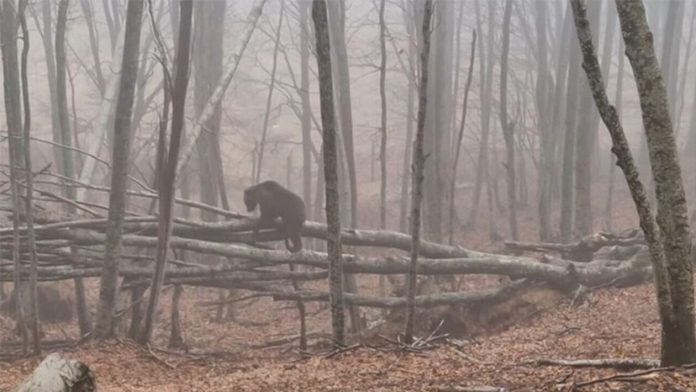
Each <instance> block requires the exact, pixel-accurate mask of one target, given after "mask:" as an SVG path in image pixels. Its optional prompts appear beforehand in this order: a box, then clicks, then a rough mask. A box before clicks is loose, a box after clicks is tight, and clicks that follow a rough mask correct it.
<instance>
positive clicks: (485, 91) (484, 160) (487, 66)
mask: <svg viewBox="0 0 696 392" xmlns="http://www.w3.org/2000/svg"><path fill="white" fill-rule="evenodd" d="M474 5H475V6H476V28H477V30H478V31H481V25H482V23H481V18H480V10H479V8H480V7H479V0H476V2H475V3H474ZM487 5H488V32H487V34H486V48H487V51H484V44H483V40H482V39H481V40H479V64H480V71H481V83H480V85H479V89H480V95H481V102H491V97H492V95H491V92H492V89H493V67H494V66H495V61H494V58H495V56H493V45H495V7H496V4H495V3H494V2H487ZM490 107H491V105H483V108H482V109H481V139H480V142H479V143H480V144H479V154H478V161H477V164H476V181H475V184H474V195H473V197H474V199H473V201H472V205H471V210H470V213H469V218H468V222H467V226H470V227H474V226H475V225H476V220H477V217H478V212H479V202H480V199H481V191H482V188H483V186H484V185H487V184H486V182H487V181H489V177H490V176H489V175H488V172H489V170H488V152H489V151H488V149H489V142H488V139H489V135H490V133H491V131H490V128H491V126H490V122H491V120H490V117H491V109H490ZM488 186H490V185H488ZM489 199H491V198H490V197H489ZM489 210H490V211H492V210H493V208H489ZM492 219H494V218H493V217H491V220H492Z"/></svg>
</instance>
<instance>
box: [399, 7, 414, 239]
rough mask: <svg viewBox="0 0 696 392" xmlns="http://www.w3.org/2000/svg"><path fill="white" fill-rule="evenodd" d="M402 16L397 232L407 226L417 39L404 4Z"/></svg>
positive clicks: (409, 14)
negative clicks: (403, 89)
mask: <svg viewBox="0 0 696 392" xmlns="http://www.w3.org/2000/svg"><path fill="white" fill-rule="evenodd" d="M401 6H402V8H403V11H402V14H403V17H404V24H406V31H407V32H408V37H409V40H408V41H409V45H408V66H409V67H408V70H405V71H406V77H407V78H408V97H407V98H406V141H405V142H404V155H403V159H402V165H401V201H400V203H399V230H400V231H402V232H404V233H405V232H406V230H407V226H408V213H409V211H408V200H409V197H408V193H409V192H408V191H409V185H410V182H409V178H410V177H411V176H410V175H409V174H410V173H411V172H410V163H411V158H412V156H411V143H412V141H413V112H414V103H415V100H414V95H415V93H416V81H415V75H416V65H415V62H416V52H417V51H418V49H417V48H416V45H415V42H416V41H417V37H416V34H415V32H414V31H413V30H414V24H415V22H414V21H415V15H413V14H412V13H411V12H409V11H408V10H409V9H410V7H408V6H407V5H406V3H402V5H401Z"/></svg>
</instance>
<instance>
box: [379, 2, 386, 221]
mask: <svg viewBox="0 0 696 392" xmlns="http://www.w3.org/2000/svg"><path fill="white" fill-rule="evenodd" d="M386 3H387V1H386V0H382V1H381V2H380V3H379V48H380V49H379V50H380V53H381V59H380V64H379V97H380V104H381V106H382V112H381V116H380V126H379V130H380V135H381V138H380V143H379V164H380V186H379V227H380V228H381V229H386V228H387V91H386V88H385V83H386V79H387V42H386V37H385V29H386V26H385V24H384V8H385V5H386Z"/></svg>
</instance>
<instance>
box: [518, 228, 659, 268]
mask: <svg viewBox="0 0 696 392" xmlns="http://www.w3.org/2000/svg"><path fill="white" fill-rule="evenodd" d="M644 244H645V239H644V238H643V236H642V233H641V232H639V231H637V230H633V231H631V232H629V233H627V234H623V235H617V234H612V233H594V234H590V235H588V236H585V237H583V238H582V239H581V240H579V241H576V242H573V243H569V244H557V243H549V242H522V241H505V246H506V247H507V248H508V249H510V250H514V251H528V252H558V253H560V254H561V255H562V256H563V258H566V259H568V260H573V261H585V262H587V261H591V260H592V259H594V255H595V252H597V251H598V250H600V249H602V248H604V247H606V246H633V245H644Z"/></svg>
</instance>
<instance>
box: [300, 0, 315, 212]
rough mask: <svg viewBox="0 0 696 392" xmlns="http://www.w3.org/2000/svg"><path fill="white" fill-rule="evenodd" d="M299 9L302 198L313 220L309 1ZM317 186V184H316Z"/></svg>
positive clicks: (303, 1) (302, 1) (302, 3)
mask: <svg viewBox="0 0 696 392" xmlns="http://www.w3.org/2000/svg"><path fill="white" fill-rule="evenodd" d="M298 3H299V9H300V94H299V95H300V100H301V101H302V116H301V118H300V121H301V123H302V198H303V199H304V202H305V204H306V205H307V212H310V215H309V216H308V217H307V218H314V219H316V217H315V216H314V214H312V213H311V212H312V158H311V155H312V151H311V147H312V146H311V144H312V135H311V132H312V120H311V115H312V106H311V101H310V99H309V49H310V45H311V43H310V32H309V20H308V19H309V16H308V15H309V7H310V5H311V3H310V2H309V0H298ZM317 186H318V184H317Z"/></svg>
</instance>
